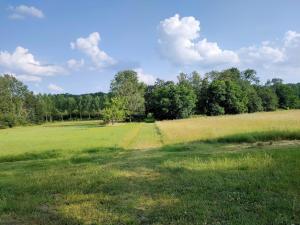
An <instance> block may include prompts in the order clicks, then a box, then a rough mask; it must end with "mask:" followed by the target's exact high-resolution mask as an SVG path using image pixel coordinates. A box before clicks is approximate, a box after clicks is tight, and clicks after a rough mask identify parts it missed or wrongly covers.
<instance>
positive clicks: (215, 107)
mask: <svg viewBox="0 0 300 225" xmlns="http://www.w3.org/2000/svg"><path fill="white" fill-rule="evenodd" d="M208 113H209V115H210V116H218V115H224V114H225V110H224V108H223V107H221V106H219V104H210V105H209V110H208Z"/></svg>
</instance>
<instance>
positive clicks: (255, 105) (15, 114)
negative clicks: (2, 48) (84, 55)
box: [0, 68, 300, 128]
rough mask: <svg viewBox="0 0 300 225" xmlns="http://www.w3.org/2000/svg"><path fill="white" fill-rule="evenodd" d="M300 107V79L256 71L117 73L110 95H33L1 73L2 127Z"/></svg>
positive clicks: (0, 102) (156, 118) (132, 119)
mask: <svg viewBox="0 0 300 225" xmlns="http://www.w3.org/2000/svg"><path fill="white" fill-rule="evenodd" d="M299 108H300V83H297V84H291V83H289V84H285V83H283V80H281V79H278V78H274V79H272V80H268V81H267V82H266V83H265V84H262V83H261V82H260V80H259V78H258V76H257V73H256V71H255V70H252V69H247V70H245V71H240V70H238V69H237V68H230V69H226V70H223V71H211V72H209V73H206V74H205V75H204V76H203V77H201V76H200V74H199V73H198V72H196V71H194V72H192V73H191V74H186V73H180V74H179V75H178V76H177V82H174V81H164V80H160V79H157V80H156V82H155V84H154V85H146V84H144V83H142V82H139V81H138V76H137V73H136V72H135V71H133V70H124V71H120V72H118V73H117V74H116V75H115V77H114V79H113V80H112V81H111V85H110V91H109V93H102V92H98V93H92V94H82V95H72V94H34V93H33V92H32V91H30V90H29V89H28V88H27V86H26V85H24V84H23V83H22V82H21V81H19V80H17V79H16V78H15V77H14V76H11V75H8V74H4V75H2V76H0V128H7V127H13V126H17V125H26V124H41V123H44V122H52V121H65V120H87V119H89V120H90V119H101V120H103V122H104V123H115V122H120V121H146V122H153V121H155V120H165V119H181V118H188V117H190V116H191V115H195V114H200V115H208V116H215V115H224V114H240V113H253V112H260V111H275V110H277V109H299Z"/></svg>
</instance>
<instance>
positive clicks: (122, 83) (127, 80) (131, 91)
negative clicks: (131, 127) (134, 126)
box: [110, 70, 145, 121]
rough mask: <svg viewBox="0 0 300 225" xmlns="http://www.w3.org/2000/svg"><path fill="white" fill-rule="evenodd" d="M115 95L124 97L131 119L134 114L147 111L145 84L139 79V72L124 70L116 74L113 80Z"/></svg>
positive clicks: (113, 93)
mask: <svg viewBox="0 0 300 225" xmlns="http://www.w3.org/2000/svg"><path fill="white" fill-rule="evenodd" d="M110 89H111V93H112V95H113V96H118V97H122V98H124V104H125V109H126V113H127V115H128V117H129V120H130V121H131V119H132V116H133V115H137V114H144V113H145V98H144V94H145V85H144V84H143V83H141V82H139V81H138V76H137V73H136V72H135V71H133V70H124V71H121V72H119V73H117V74H116V75H115V78H114V79H113V80H112V82H111V86H110Z"/></svg>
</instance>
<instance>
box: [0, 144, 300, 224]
mask: <svg viewBox="0 0 300 225" xmlns="http://www.w3.org/2000/svg"><path fill="white" fill-rule="evenodd" d="M233 148H238V147H233ZM274 149H276V147H272V146H269V147H268V148H267V149H255V148H251V149H248V150H247V149H246V150H243V151H234V152H232V151H230V149H228V148H227V146H224V145H222V144H219V143H187V144H178V145H172V146H165V147H162V148H157V149H151V150H150V149H145V150H125V149H121V148H89V149H84V150H82V151H81V152H73V153H70V154H69V155H67V154H66V155H57V156H56V157H57V158H56V160H49V159H54V157H52V158H51V157H49V158H41V157H42V156H40V158H39V157H37V159H39V163H38V164H37V162H36V161H34V158H31V160H32V161H24V162H21V161H20V162H19V163H18V165H17V166H14V167H11V166H10V164H11V163H4V164H0V171H1V172H0V197H1V198H0V199H1V201H0V224H39V225H42V224H43V225H46V224H52V225H60V224H68V225H83V224H89V225H92V224H156V225H157V224H182V225H188V224H245V225H246V224H247V225H250V224H251V225H252V224H293V223H294V224H297V223H299V222H300V221H299V216H298V215H300V214H299V213H300V207H298V203H299V200H298V199H297V198H296V197H297V195H298V196H299V189H298V188H297V187H299V184H300V181H299V179H295V177H299V175H300V174H299V173H300V172H299V165H300V164H299V163H300V162H299V161H300V151H299V146H292V147H289V148H286V149H282V150H281V149H279V148H277V149H276V151H274ZM49 152H51V151H49ZM48 154H49V153H48ZM41 159H43V161H42V162H43V163H41ZM15 161H16V160H15ZM15 161H11V162H15ZM39 166H40V168H39Z"/></svg>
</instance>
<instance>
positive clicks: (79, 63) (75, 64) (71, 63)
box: [67, 59, 84, 70]
mask: <svg viewBox="0 0 300 225" xmlns="http://www.w3.org/2000/svg"><path fill="white" fill-rule="evenodd" d="M67 65H68V67H69V68H70V69H73V70H78V69H80V68H81V67H83V66H84V60H83V59H81V60H76V59H70V60H68V61H67Z"/></svg>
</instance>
